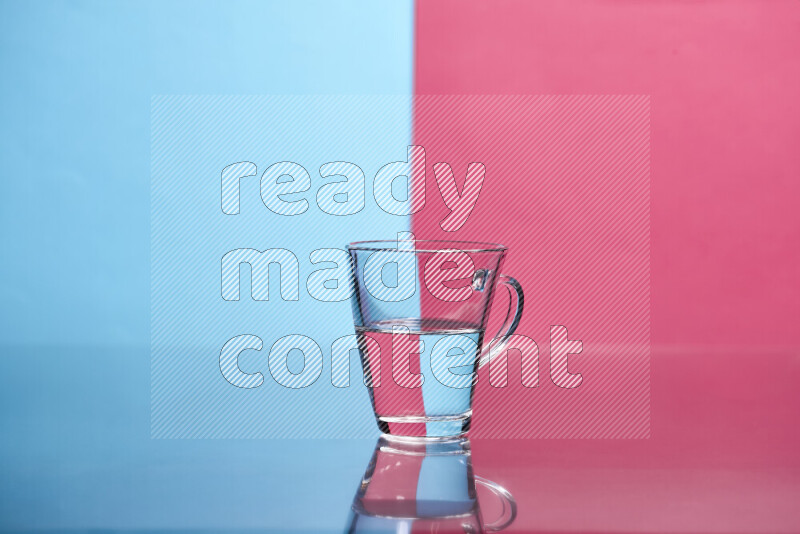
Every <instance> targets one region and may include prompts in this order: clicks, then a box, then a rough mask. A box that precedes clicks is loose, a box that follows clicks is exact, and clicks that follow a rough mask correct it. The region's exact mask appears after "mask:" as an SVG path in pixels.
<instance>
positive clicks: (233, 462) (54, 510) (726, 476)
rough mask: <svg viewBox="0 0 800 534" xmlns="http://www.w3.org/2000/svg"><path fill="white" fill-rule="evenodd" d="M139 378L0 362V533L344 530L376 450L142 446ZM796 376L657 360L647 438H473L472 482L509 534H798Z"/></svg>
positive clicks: (308, 444) (767, 363) (783, 353)
mask: <svg viewBox="0 0 800 534" xmlns="http://www.w3.org/2000/svg"><path fill="white" fill-rule="evenodd" d="M776 370H777V371H776ZM149 373H150V369H149V358H148V350H147V349H146V348H143V349H141V350H127V351H126V350H97V349H84V350H71V351H64V350H59V349H47V348H42V349H37V350H31V349H17V350H10V349H4V350H3V353H2V358H0V423H1V424H2V428H3V432H2V433H0V461H2V464H1V465H0V469H1V470H2V476H0V518H2V520H1V521H2V528H3V530H7V531H32V530H49V531H54V532H55V531H58V532H63V531H76V532H85V531H88V530H96V529H101V530H104V531H112V532H114V531H126V532H131V531H133V532H163V531H170V530H180V531H188V532H210V531H215V532H244V531H251V530H255V531H265V532H284V531H286V530H288V529H290V528H291V529H294V530H296V531H300V532H342V531H344V530H345V528H346V527H347V525H348V517H349V515H350V513H351V509H352V504H353V497H354V494H355V493H356V491H357V488H358V483H359V481H360V480H361V479H362V477H363V476H364V473H365V470H366V469H365V468H366V466H367V465H368V463H369V462H370V459H371V458H372V456H373V454H374V446H375V441H374V440H367V441H364V440H319V441H302V440H274V441H270V440H151V439H150V438H149V417H150V414H149ZM798 379H800V356H798V353H797V351H796V350H792V349H781V350H779V349H773V350H764V349H755V348H753V349H738V350H733V349H731V350H726V351H723V350H720V349H716V350H705V351H704V350H698V349H683V350H681V349H677V348H669V349H666V348H658V347H656V348H654V352H653V366H652V423H653V426H652V429H653V431H652V437H651V438H650V439H649V440H512V441H505V440H475V439H473V440H472V442H471V452H472V455H471V464H472V468H473V471H474V472H475V473H477V474H479V475H481V476H483V477H485V478H486V479H488V480H491V481H494V482H496V483H498V484H500V485H501V486H503V487H505V488H506V489H508V490H509V491H510V492H511V493H512V494H513V496H514V499H515V500H516V501H517V504H518V515H517V519H516V520H515V521H514V523H513V524H512V525H511V526H510V527H509V528H508V529H507V530H506V532H554V531H559V532H641V533H645V532H661V533H676V532H680V533H696V534H697V533H708V532H722V533H734V532H736V533H741V532H752V533H757V532H758V533H761V532H785V533H790V532H797V531H798V530H799V527H800V509H798V507H797V505H796V504H797V502H800V453H798V451H800V432H799V431H798V426H797V424H796V422H797V413H798V407H799V406H800V399H799V398H798V390H797V383H798ZM476 410H480V405H477V406H476ZM476 491H477V494H478V501H479V504H480V511H481V514H482V516H483V518H484V519H488V520H490V521H491V520H493V519H494V518H496V517H499V516H500V513H501V510H499V509H498V506H499V505H498V503H497V500H496V499H494V498H493V497H492V496H491V494H488V493H486V494H484V493H482V492H481V489H480V488H478V489H477V490H476Z"/></svg>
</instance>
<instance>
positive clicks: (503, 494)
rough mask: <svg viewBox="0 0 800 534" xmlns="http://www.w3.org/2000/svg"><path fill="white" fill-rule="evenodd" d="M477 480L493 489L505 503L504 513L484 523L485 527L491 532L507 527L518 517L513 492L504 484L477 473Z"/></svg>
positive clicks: (490, 489)
mask: <svg viewBox="0 0 800 534" xmlns="http://www.w3.org/2000/svg"><path fill="white" fill-rule="evenodd" d="M475 482H476V483H478V484H480V485H482V486H484V487H485V488H486V489H488V490H489V491H491V492H492V494H493V495H495V496H496V497H497V498H499V499H500V502H501V503H502V504H503V513H501V514H500V517H498V518H497V519H496V520H495V521H493V522H491V523H489V524H486V525H484V526H483V528H484V529H486V530H487V531H489V532H497V531H498V530H503V529H504V528H507V527H508V526H509V525H510V524H511V523H513V522H514V520H515V519H516V518H517V502H516V501H515V500H514V497H513V496H512V495H511V492H509V491H508V490H507V489H505V488H504V487H503V486H501V485H499V484H497V483H495V482H492V481H491V480H486V479H485V478H483V477H479V476H477V475H476V476H475Z"/></svg>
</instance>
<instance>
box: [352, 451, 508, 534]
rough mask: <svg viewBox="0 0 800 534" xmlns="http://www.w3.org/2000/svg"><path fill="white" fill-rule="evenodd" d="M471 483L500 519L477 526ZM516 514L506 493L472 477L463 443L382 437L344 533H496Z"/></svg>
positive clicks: (477, 510) (479, 522)
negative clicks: (498, 509) (482, 490)
mask: <svg viewBox="0 0 800 534" xmlns="http://www.w3.org/2000/svg"><path fill="white" fill-rule="evenodd" d="M476 483H478V484H481V485H483V486H484V487H486V488H487V489H489V490H490V491H491V492H492V493H493V494H494V495H495V496H496V497H497V498H499V499H500V501H501V503H502V510H503V511H502V514H501V516H500V517H499V518H498V519H497V520H495V521H493V522H492V523H489V524H484V523H483V519H482V517H481V511H480V507H479V505H478V499H477V497H476V491H475V484H476ZM516 514H517V507H516V503H515V502H514V499H513V497H512V496H511V494H510V493H509V492H508V491H507V490H505V489H504V488H502V487H501V486H498V485H497V484H495V483H494V482H490V481H488V480H486V479H483V478H481V477H478V476H475V475H474V474H473V473H472V462H471V453H470V444H469V440H468V439H453V440H443V441H436V442H428V443H422V442H414V441H411V442H410V441H407V440H397V439H392V438H390V437H387V436H383V437H381V438H380V439H379V440H378V443H377V445H376V446H375V452H374V454H373V455H372V460H371V461H370V463H369V465H368V466H367V470H366V472H365V473H364V478H363V479H362V480H361V485H360V486H359V488H358V491H357V492H356V496H355V499H354V500H353V507H352V511H351V514H350V520H349V524H348V528H347V530H346V532H350V533H356V532H358V533H370V534H378V533H381V534H383V533H395V534H401V533H404V534H414V533H423V532H430V533H434V532H435V533H441V534H443V533H451V532H453V533H455V532H458V533H477V532H486V531H498V530H502V529H504V528H506V527H507V526H509V525H510V524H511V523H512V522H513V521H514V519H515V518H516Z"/></svg>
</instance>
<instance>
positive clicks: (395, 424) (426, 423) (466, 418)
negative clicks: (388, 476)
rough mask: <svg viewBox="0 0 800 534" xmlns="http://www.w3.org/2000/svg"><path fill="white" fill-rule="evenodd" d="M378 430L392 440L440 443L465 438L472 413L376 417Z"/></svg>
mask: <svg viewBox="0 0 800 534" xmlns="http://www.w3.org/2000/svg"><path fill="white" fill-rule="evenodd" d="M377 420H378V428H379V429H380V431H381V433H383V434H384V435H385V436H389V437H391V438H392V439H404V440H414V441H418V440H426V441H442V440H452V439H461V438H464V437H466V435H467V432H469V428H470V424H471V423H472V411H471V410H470V411H469V412H466V413H463V414H458V415H444V416H378V417H377Z"/></svg>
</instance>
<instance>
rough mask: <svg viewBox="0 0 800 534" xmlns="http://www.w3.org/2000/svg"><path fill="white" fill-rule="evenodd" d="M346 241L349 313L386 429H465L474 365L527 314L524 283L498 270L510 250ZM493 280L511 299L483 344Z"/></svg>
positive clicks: (431, 434) (436, 434)
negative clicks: (350, 285) (498, 328)
mask: <svg viewBox="0 0 800 534" xmlns="http://www.w3.org/2000/svg"><path fill="white" fill-rule="evenodd" d="M348 249H349V251H350V256H351V258H352V260H353V276H354V281H353V282H354V286H355V288H356V291H355V293H354V295H353V319H354V322H355V329H356V333H357V334H358V345H359V350H360V353H361V362H362V364H363V367H364V375H365V377H366V379H367V381H368V382H369V384H368V385H370V386H371V387H370V388H369V390H370V397H371V400H372V407H373V409H374V411H375V417H376V420H377V422H378V427H379V428H380V430H381V432H382V433H384V434H390V435H395V436H406V437H420V438H434V439H436V438H452V437H455V436H463V435H464V434H466V432H467V431H468V430H469V427H470V421H471V419H472V396H473V395H472V393H473V385H474V380H473V373H474V372H475V371H477V368H478V367H479V366H480V365H482V364H484V363H486V362H487V361H488V360H489V357H490V356H491V355H493V354H496V353H497V352H499V351H501V350H502V349H503V344H504V342H505V341H506V340H507V338H508V336H510V335H511V334H513V333H514V330H515V329H516V327H517V325H518V324H519V320H520V317H521V316H522V308H523V301H524V299H523V295H522V288H521V287H520V285H519V283H517V281H516V280H514V279H513V278H510V277H508V276H503V275H500V269H501V268H502V263H503V258H504V256H505V252H506V248H505V247H504V246H502V245H497V244H492V243H474V242H467V241H424V240H417V241H415V240H407V241H402V240H400V241H364V242H361V243H351V244H350V245H349V246H348ZM386 267H388V269H387V268H386ZM387 273H389V274H388V275H387ZM392 273H393V274H392ZM387 276H388V278H393V279H392V280H387ZM496 284H502V285H503V286H504V287H506V288H507V289H508V292H509V295H510V296H511V301H510V306H509V308H508V310H507V313H506V321H505V324H504V325H503V327H502V330H501V333H500V334H498V336H497V337H496V338H495V341H494V342H493V343H491V348H484V347H483V344H484V331H485V329H486V319H487V316H488V311H489V307H490V305H491V302H492V297H493V293H494V289H495V286H496ZM420 375H422V376H420Z"/></svg>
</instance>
